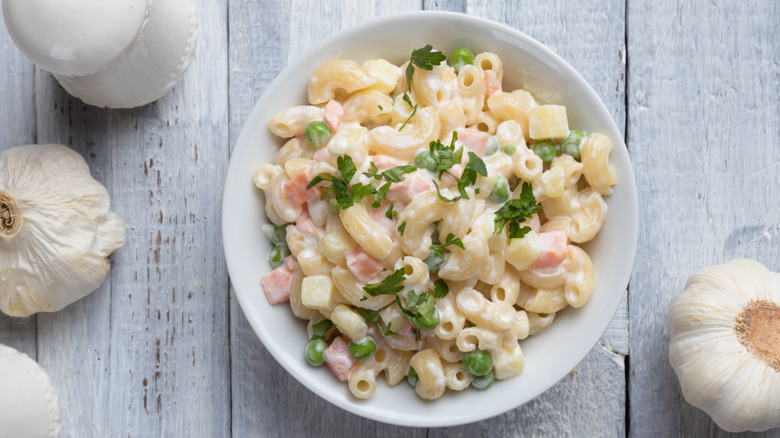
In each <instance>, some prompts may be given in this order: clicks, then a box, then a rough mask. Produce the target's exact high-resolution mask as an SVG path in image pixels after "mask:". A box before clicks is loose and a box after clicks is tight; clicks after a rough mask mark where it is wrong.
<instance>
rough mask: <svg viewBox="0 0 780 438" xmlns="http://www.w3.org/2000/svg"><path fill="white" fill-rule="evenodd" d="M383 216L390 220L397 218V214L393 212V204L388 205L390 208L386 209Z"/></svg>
mask: <svg viewBox="0 0 780 438" xmlns="http://www.w3.org/2000/svg"><path fill="white" fill-rule="evenodd" d="M388 184H389V183H388ZM385 216H386V217H387V218H388V219H390V220H393V219H395V218H397V217H398V212H397V211H395V210H393V204H390V207H389V208H388V209H387V212H385Z"/></svg>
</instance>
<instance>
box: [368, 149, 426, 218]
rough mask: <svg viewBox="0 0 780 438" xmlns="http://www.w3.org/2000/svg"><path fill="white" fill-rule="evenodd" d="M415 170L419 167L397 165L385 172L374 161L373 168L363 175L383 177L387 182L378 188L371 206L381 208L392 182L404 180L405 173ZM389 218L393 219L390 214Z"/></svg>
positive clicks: (378, 179) (377, 178)
mask: <svg viewBox="0 0 780 438" xmlns="http://www.w3.org/2000/svg"><path fill="white" fill-rule="evenodd" d="M415 170H417V168H416V167H414V166H396V167H393V168H391V169H388V170H385V171H384V172H380V171H379V169H378V168H377V167H376V164H374V162H373V161H372V162H371V168H370V169H369V170H368V171H366V172H363V175H365V176H367V177H369V178H374V179H375V180H377V181H381V180H382V178H384V179H385V181H387V182H386V183H384V184H382V185H381V186H380V187H379V188H378V189H376V191H375V193H374V203H373V204H371V206H372V207H374V208H379V206H380V205H382V201H384V200H385V198H386V197H387V191H388V190H390V185H391V184H392V183H397V182H401V181H403V180H404V179H405V178H404V174H405V173H410V172H414V171H415ZM396 214H397V213H396ZM388 218H389V219H392V218H391V217H390V216H388Z"/></svg>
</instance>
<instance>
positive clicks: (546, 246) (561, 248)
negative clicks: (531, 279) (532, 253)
mask: <svg viewBox="0 0 780 438" xmlns="http://www.w3.org/2000/svg"><path fill="white" fill-rule="evenodd" d="M538 236H539V244H540V246H541V253H540V254H539V258H537V259H536V261H535V262H534V263H533V264H532V265H531V267H532V268H536V269H549V268H555V267H556V266H558V265H560V264H561V263H563V260H564V259H566V254H567V253H568V246H567V245H568V238H567V236H566V232H565V231H550V232H547V233H539V234H538Z"/></svg>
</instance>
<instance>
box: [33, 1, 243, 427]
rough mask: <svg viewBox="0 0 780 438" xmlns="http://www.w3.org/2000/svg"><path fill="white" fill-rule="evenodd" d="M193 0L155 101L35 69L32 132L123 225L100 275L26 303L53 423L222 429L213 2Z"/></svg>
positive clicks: (224, 151) (225, 365)
mask: <svg viewBox="0 0 780 438" xmlns="http://www.w3.org/2000/svg"><path fill="white" fill-rule="evenodd" d="M196 9H197V14H198V20H199V24H200V35H199V43H198V48H197V56H196V59H195V61H194V62H193V64H192V65H191V66H190V69H189V71H188V72H187V73H186V75H185V77H184V79H183V81H182V82H181V83H180V84H179V85H177V86H176V87H175V88H174V89H173V90H172V92H171V93H169V94H168V95H167V96H165V97H163V98H162V99H160V100H158V101H157V102H155V103H152V104H150V105H147V106H144V107H142V108H138V109H133V110H106V109H99V108H94V107H89V106H86V105H84V104H83V103H81V102H80V101H79V100H77V99H75V98H72V97H70V96H68V95H67V94H65V92H64V91H63V90H62V89H61V88H60V87H59V86H58V85H57V84H56V81H54V80H53V79H52V78H51V76H50V75H49V74H47V73H45V72H39V74H38V75H37V103H38V138H39V141H40V142H59V143H64V144H66V145H68V146H71V147H73V148H74V149H75V150H77V151H78V152H80V153H81V154H82V155H83V156H84V157H85V159H86V160H87V163H88V164H89V165H90V167H91V169H92V174H93V176H94V177H95V178H96V179H97V180H99V181H101V182H102V183H103V184H105V185H106V186H107V188H108V190H109V193H110V195H111V197H112V206H113V209H114V210H115V211H116V212H117V213H118V214H119V215H120V216H121V217H123V218H124V220H125V224H126V225H127V243H126V245H125V247H124V248H123V249H121V250H120V251H118V252H117V253H116V254H115V257H114V262H113V267H112V270H111V272H110V274H109V276H108V277H107V279H106V281H105V282H104V284H103V285H102V286H101V288H100V289H98V290H97V291H96V292H95V293H93V294H92V295H90V296H88V297H87V298H85V299H84V300H81V301H79V302H77V303H74V304H73V305H71V306H69V307H68V308H66V309H65V310H63V311H61V312H57V313H54V314H48V315H42V316H39V327H40V329H39V331H38V342H39V350H40V354H39V361H40V362H41V364H42V365H44V367H45V368H47V369H48V370H49V371H50V374H51V375H52V380H53V381H54V384H55V386H56V387H57V388H58V389H59V391H60V403H61V406H62V407H63V412H62V420H63V432H62V433H63V436H122V435H127V436H168V435H172V436H227V435H229V427H230V400H229V392H230V387H229V376H230V374H229V373H230V358H229V348H228V344H227V342H226V339H227V338H228V326H227V319H228V307H227V304H228V296H229V295H228V284H227V274H226V271H225V267H224V259H223V255H222V243H221V237H220V206H221V203H220V202H219V199H221V187H222V184H221V183H222V181H224V174H225V169H226V167H227V159H228V143H229V140H228V123H227V6H226V5H225V4H220V3H219V2H207V1H205V0H202V1H197V2H196Z"/></svg>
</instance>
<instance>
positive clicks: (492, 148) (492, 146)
mask: <svg viewBox="0 0 780 438" xmlns="http://www.w3.org/2000/svg"><path fill="white" fill-rule="evenodd" d="M498 146H499V144H498V137H496V136H495V135H491V136H490V137H488V144H487V149H485V156H486V157H489V156H491V155H493V154H495V153H496V152H498Z"/></svg>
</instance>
